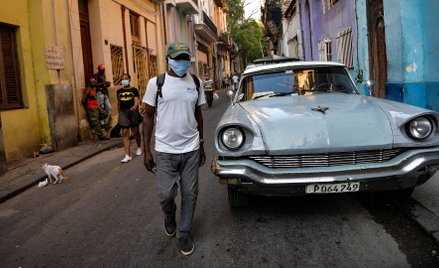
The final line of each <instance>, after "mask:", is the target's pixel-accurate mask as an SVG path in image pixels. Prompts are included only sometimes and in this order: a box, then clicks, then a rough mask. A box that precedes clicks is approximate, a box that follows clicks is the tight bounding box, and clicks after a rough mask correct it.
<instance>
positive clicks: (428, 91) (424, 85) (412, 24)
mask: <svg viewBox="0 0 439 268" xmlns="http://www.w3.org/2000/svg"><path fill="white" fill-rule="evenodd" d="M364 2H365V1H363V0H356V12H357V18H358V19H357V23H358V41H359V45H358V49H357V53H358V54H357V59H358V61H357V62H356V72H358V71H359V70H362V71H363V74H364V80H367V79H368V78H369V58H368V53H369V52H368V36H367V15H366V6H365V3H364ZM383 3H384V21H385V27H386V29H385V32H386V47H387V51H386V53H387V72H388V73H387V81H388V82H387V84H386V98H388V99H392V100H397V101H401V102H404V103H408V104H412V105H416V106H419V107H424V108H428V109H433V110H436V111H439V33H438V32H437V31H438V29H439V27H438V26H439V15H438V14H437V12H438V11H439V1H437V0H410V1H406V0H385V1H383ZM364 82H365V81H364ZM364 82H363V84H362V85H360V86H359V88H360V91H361V92H365V90H364Z"/></svg>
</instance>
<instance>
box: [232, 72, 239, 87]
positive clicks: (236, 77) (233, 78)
mask: <svg viewBox="0 0 439 268" xmlns="http://www.w3.org/2000/svg"><path fill="white" fill-rule="evenodd" d="M232 80H233V90H234V91H237V90H238V82H239V77H238V76H237V75H236V73H235V74H234V75H233V77H232Z"/></svg>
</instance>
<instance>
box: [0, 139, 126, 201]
mask: <svg viewBox="0 0 439 268" xmlns="http://www.w3.org/2000/svg"><path fill="white" fill-rule="evenodd" d="M119 146H122V138H112V139H110V140H106V141H95V142H93V141H87V142H84V143H81V144H79V145H78V146H74V147H71V148H67V149H65V150H62V151H59V152H54V153H50V154H40V156H39V157H36V158H28V159H23V160H20V161H18V162H17V163H13V164H12V165H11V166H10V167H9V170H8V171H6V172H5V173H3V174H1V175H0V203H2V202H4V201H6V200H8V199H9V198H12V197H13V196H16V195H17V194H19V193H21V192H23V191H25V190H27V189H29V188H30V187H32V186H35V185H37V184H38V182H39V181H41V180H43V179H44V178H45V177H47V175H46V174H45V173H44V171H43V170H42V168H41V165H42V164H44V163H48V164H50V165H56V166H60V167H61V168H62V169H66V168H68V167H71V166H73V165H76V164H78V163H79V162H81V161H83V160H85V159H87V158H90V157H92V156H94V155H96V154H99V153H101V152H103V151H106V150H109V149H111V148H114V147H119Z"/></svg>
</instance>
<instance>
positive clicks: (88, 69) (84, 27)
mask: <svg viewBox="0 0 439 268" xmlns="http://www.w3.org/2000/svg"><path fill="white" fill-rule="evenodd" d="M78 10H79V25H80V28H81V47H82V61H83V64H84V79H85V81H84V82H85V85H87V84H88V80H89V79H90V77H92V76H93V74H94V72H93V55H92V51H91V37H90V21H89V13H88V0H78Z"/></svg>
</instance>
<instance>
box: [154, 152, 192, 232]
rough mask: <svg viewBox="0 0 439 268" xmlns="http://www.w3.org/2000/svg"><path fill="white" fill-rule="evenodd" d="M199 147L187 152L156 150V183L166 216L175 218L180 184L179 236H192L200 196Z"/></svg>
mask: <svg viewBox="0 0 439 268" xmlns="http://www.w3.org/2000/svg"><path fill="white" fill-rule="evenodd" d="M199 155H200V153H199V150H196V151H193V152H189V153H184V154H167V153H160V152H156V165H157V172H156V176H155V179H156V185H157V190H158V197H159V200H160V205H161V207H162V211H163V213H164V214H165V217H167V218H168V219H170V218H172V219H174V218H175V211H176V209H177V207H176V205H175V197H176V196H177V191H178V184H179V185H180V195H181V208H180V220H179V223H178V224H177V238H179V237H182V236H184V235H189V234H190V232H191V226H192V218H193V216H194V211H195V205H196V203H197V196H198V165H199V159H200V157H199Z"/></svg>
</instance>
